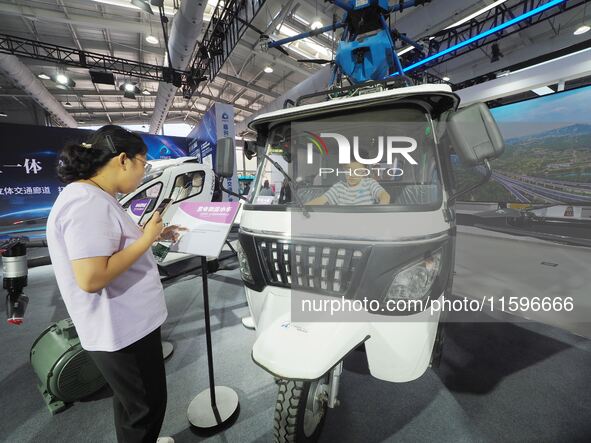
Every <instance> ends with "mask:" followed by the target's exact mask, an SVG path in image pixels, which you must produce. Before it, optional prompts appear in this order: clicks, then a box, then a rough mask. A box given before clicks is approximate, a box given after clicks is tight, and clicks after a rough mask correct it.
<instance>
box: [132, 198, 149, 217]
mask: <svg viewBox="0 0 591 443" xmlns="http://www.w3.org/2000/svg"><path fill="white" fill-rule="evenodd" d="M151 202H152V199H151V198H138V199H137V200H134V201H132V202H131V205H130V209H131V213H132V214H133V215H135V216H136V217H141V216H142V215H144V212H146V209H148V206H150V203H151Z"/></svg>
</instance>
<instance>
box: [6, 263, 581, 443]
mask: <svg viewBox="0 0 591 443" xmlns="http://www.w3.org/2000/svg"><path fill="white" fill-rule="evenodd" d="M229 265H233V266H231V267H234V266H235V263H234V264H232V263H228V261H226V262H225V266H226V267H228V266H229ZM209 281H210V303H211V312H212V319H211V321H212V334H213V335H212V336H213V344H214V355H215V368H216V379H217V382H218V384H224V385H227V386H230V387H232V388H234V389H235V390H236V391H237V392H238V394H239V396H240V415H239V417H238V418H237V421H236V423H235V424H234V425H233V426H232V427H230V428H229V429H227V430H226V431H225V432H223V433H220V434H218V435H215V436H206V435H201V434H198V433H196V432H194V431H193V430H191V429H190V427H189V423H188V421H187V418H186V410H187V406H188V404H189V402H190V401H191V400H192V399H193V398H194V397H195V395H197V394H198V393H199V392H201V391H202V390H203V389H204V388H206V386H207V363H206V353H205V337H204V321H203V309H202V308H203V301H202V298H201V294H200V291H201V279H200V278H199V277H197V276H195V275H189V276H186V277H184V278H180V279H176V280H175V281H169V282H167V287H166V290H165V293H166V300H167V303H168V309H169V317H168V320H167V322H166V323H165V325H164V326H163V337H164V338H165V339H167V340H170V341H172V342H173V343H174V345H175V351H174V354H173V355H172V357H171V358H170V359H169V360H168V361H167V363H166V370H167V378H168V409H167V413H166V418H165V421H164V426H163V429H162V435H170V436H173V437H174V438H175V441H176V442H177V443H184V442H193V441H201V440H208V441H213V442H241V443H242V442H254V441H256V442H268V441H271V440H272V419H273V411H274V405H275V397H276V386H275V383H274V381H273V378H272V377H271V376H270V375H269V374H267V373H266V372H264V371H263V370H261V369H260V368H259V367H258V366H256V365H255V364H254V363H253V362H252V361H251V358H250V351H251V347H252V344H253V342H254V340H255V333H254V331H251V330H247V329H245V328H244V327H243V326H242V324H241V318H242V317H243V316H245V315H248V308H247V305H246V300H245V296H244V290H243V288H242V283H241V280H240V274H239V272H238V270H237V269H230V270H228V269H226V270H220V271H219V272H218V273H216V274H215V275H212V276H211V278H210V280H209ZM26 293H27V295H28V296H29V297H30V304H29V308H28V310H27V317H26V323H25V324H24V325H23V326H21V327H7V326H4V327H3V332H2V337H3V340H2V342H1V344H0V346H1V347H2V348H1V349H2V355H3V359H2V365H0V391H1V392H2V401H3V404H4V413H3V414H2V418H1V419H0V420H1V424H0V441H6V442H28V441H33V442H42V441H43V442H47V441H49V442H76V443H81V442H112V441H114V439H115V436H114V429H113V424H112V412H111V393H110V391H109V389H108V388H105V389H103V390H101V391H100V392H99V393H97V394H96V395H95V396H93V397H92V398H91V399H87V400H85V401H83V402H78V403H76V404H74V405H72V406H71V407H69V408H68V409H67V410H65V411H64V412H62V413H59V414H57V415H55V416H51V414H50V413H49V412H48V411H47V409H46V407H45V404H44V403H43V400H42V398H41V395H40V394H39V392H38V391H37V388H36V386H35V385H36V382H37V380H36V378H35V375H34V373H33V371H32V369H31V367H30V365H29V359H28V358H29V356H28V354H29V350H30V348H31V344H32V342H33V340H34V339H35V338H36V337H37V336H38V335H39V334H40V333H41V332H42V331H43V330H44V329H45V328H46V327H47V326H48V324H49V323H51V322H53V321H57V320H60V319H62V318H65V317H66V316H67V314H66V311H65V308H64V306H63V303H62V301H61V299H60V298H59V294H58V292H57V288H56V285H55V279H54V276H53V274H52V268H51V267H50V266H44V267H40V268H34V269H31V270H30V272H29V286H28V287H27V289H26ZM589 374H591V341H589V340H586V339H584V338H581V337H578V336H575V335H572V334H570V333H567V332H564V331H562V330H560V329H556V328H553V327H549V326H544V325H541V324H536V323H519V324H509V323H484V324H481V323H463V324H460V323H458V324H449V325H448V326H447V340H446V344H445V348H444V356H443V360H442V363H441V367H440V368H439V369H436V370H431V369H430V370H428V371H427V373H426V374H425V375H424V376H423V377H421V378H420V379H418V380H416V381H414V382H411V383H406V384H391V383H386V382H382V381H379V380H376V379H374V378H372V377H370V376H369V375H368V370H367V365H366V363H365V358H364V354H363V352H360V351H358V352H353V353H352V354H351V355H350V357H348V359H347V360H346V361H345V370H344V373H343V377H342V382H341V390H340V400H341V406H340V407H338V408H337V409H335V410H330V411H329V416H328V417H327V420H326V424H325V427H324V431H323V434H322V437H321V441H323V442H360V441H363V442H380V441H437V442H474V441H490V442H503V441H507V442H508V441H536V442H558V441H569V442H573V441H581V442H582V441H588V440H589V435H591V404H590V403H589V401H588V399H589V398H590V397H591V383H589Z"/></svg>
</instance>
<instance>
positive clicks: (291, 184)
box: [263, 154, 310, 218]
mask: <svg viewBox="0 0 591 443" xmlns="http://www.w3.org/2000/svg"><path fill="white" fill-rule="evenodd" d="M263 157H264V158H266V159H267V160H268V161H269V162H271V164H272V165H273V166H275V168H276V169H277V170H278V171H279V172H280V173H281V175H283V177H285V179H286V180H287V184H288V185H289V189H291V195H292V196H293V197H294V200H295V202H296V203H297V205H298V207H299V208H300V209H301V210H302V214H304V216H305V217H306V218H310V212H309V211H308V210H307V209H306V207H305V206H304V203H303V202H302V200H301V199H300V196H299V195H298V192H297V186H296V184H295V182H294V181H293V179H292V178H291V177H290V176H289V174H288V173H287V172H285V170H284V169H283V168H282V167H281V165H280V164H279V163H277V162H276V161H275V160H273V159H272V158H271V157H269V156H268V155H267V154H263Z"/></svg>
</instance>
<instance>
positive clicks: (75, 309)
mask: <svg viewBox="0 0 591 443" xmlns="http://www.w3.org/2000/svg"><path fill="white" fill-rule="evenodd" d="M146 153H147V147H146V145H145V144H144V142H143V140H142V139H141V137H140V136H138V135H136V134H134V133H132V132H129V131H127V130H125V129H123V128H121V127H119V126H114V125H108V126H103V127H102V128H100V129H99V130H98V131H96V132H95V133H94V134H93V135H92V136H91V137H90V140H88V142H87V143H82V144H72V145H69V146H66V147H65V148H64V149H63V150H62V152H61V155H60V159H59V166H58V171H57V172H58V176H59V177H60V179H61V180H62V181H63V182H65V183H67V186H66V187H65V188H64V190H63V191H62V192H61V193H60V195H59V197H58V198H57V200H56V202H55V204H54V206H53V208H52V209H51V213H50V215H49V218H48V221H47V242H48V246H49V253H50V256H51V261H52V263H53V266H54V270H55V276H56V280H57V283H58V286H59V289H60V292H61V294H62V297H63V300H64V302H65V304H66V308H67V310H68V313H69V315H70V316H71V318H72V321H73V322H74V325H75V326H76V330H77V332H78V336H79V337H80V343H81V345H82V347H83V348H84V349H86V350H87V351H88V352H89V355H90V356H91V358H92V359H93V361H94V362H95V363H96V365H97V367H98V368H99V370H100V371H101V373H102V374H103V376H104V377H105V379H106V380H107V382H108V384H109V385H110V387H111V389H112V390H113V409H114V416H115V429H116V433H117V440H118V441H119V442H124V443H136V442H137V443H139V442H143V443H146V442H155V441H157V440H158V441H160V442H172V441H173V440H172V439H171V438H170V437H162V438H158V434H159V432H160V428H161V426H162V421H163V419H164V413H165V411H166V396H167V394H166V374H165V370H164V362H163V357H162V347H161V338H160V326H161V325H162V323H163V322H164V320H165V319H166V316H167V310H166V305H165V302H164V292H163V289H162V284H161V283H160V275H159V272H158V267H157V265H156V262H155V260H154V258H153V256H152V253H151V250H150V248H151V246H152V244H153V243H154V242H155V241H157V240H159V239H163V238H164V239H172V240H175V237H176V235H177V234H176V231H175V228H174V227H169V228H167V229H163V225H162V219H161V217H160V214H159V213H158V212H155V213H154V215H153V216H152V218H151V219H150V220H149V221H148V222H147V223H146V224H145V225H144V227H143V228H140V227H138V226H137V225H136V224H135V223H134V222H133V220H132V219H131V218H130V217H129V216H128V214H127V212H125V211H124V210H123V208H122V207H121V206H120V205H119V203H118V201H117V199H116V195H117V194H118V193H129V192H132V191H133V190H135V189H136V188H137V186H138V185H139V183H140V181H141V179H142V178H143V176H144V174H145V172H146V171H148V170H149V168H150V165H149V164H148V162H147V159H146Z"/></svg>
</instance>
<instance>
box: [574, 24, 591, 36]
mask: <svg viewBox="0 0 591 443" xmlns="http://www.w3.org/2000/svg"><path fill="white" fill-rule="evenodd" d="M590 29H591V27H590V26H588V25H583V26H579V27H578V28H577V29H576V30H575V32H573V34H574V35H581V34H584V33H585V32H589V30H590Z"/></svg>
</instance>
